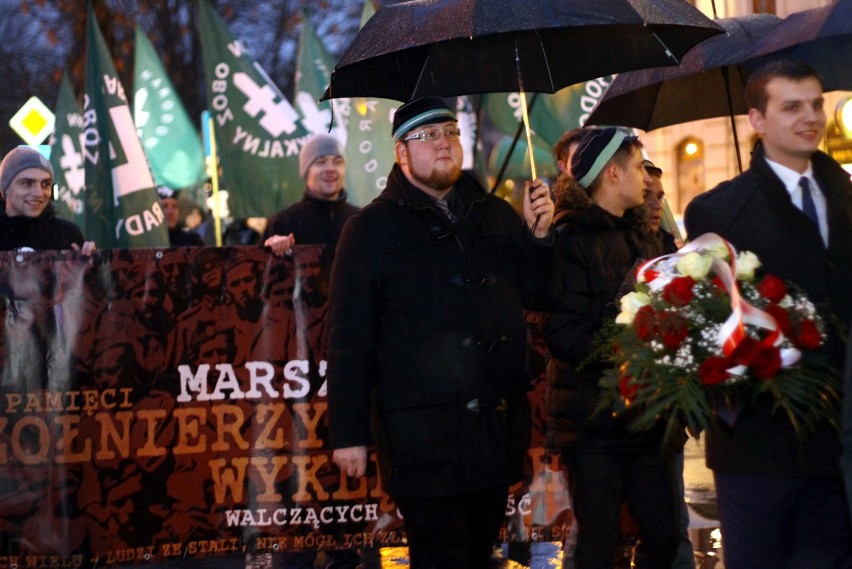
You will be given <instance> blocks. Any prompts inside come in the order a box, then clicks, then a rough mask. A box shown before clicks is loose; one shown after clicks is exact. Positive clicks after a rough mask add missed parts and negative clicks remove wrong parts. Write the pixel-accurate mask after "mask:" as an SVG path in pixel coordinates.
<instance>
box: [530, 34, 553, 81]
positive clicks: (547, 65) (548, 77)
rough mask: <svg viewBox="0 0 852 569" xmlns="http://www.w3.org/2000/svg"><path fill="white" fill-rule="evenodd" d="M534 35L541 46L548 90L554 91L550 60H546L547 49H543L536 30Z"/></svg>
mask: <svg viewBox="0 0 852 569" xmlns="http://www.w3.org/2000/svg"><path fill="white" fill-rule="evenodd" d="M535 35H537V36H538V45H539V46H541V56H542V57H543V58H544V68H545V69H547V80H548V81H550V92H551V93H555V92H556V85H554V84H553V73H551V72H550V62H549V61H548V60H547V51H546V50H545V49H544V44H543V43H542V41H541V36H540V35H539V33H538V30H536V31H535Z"/></svg>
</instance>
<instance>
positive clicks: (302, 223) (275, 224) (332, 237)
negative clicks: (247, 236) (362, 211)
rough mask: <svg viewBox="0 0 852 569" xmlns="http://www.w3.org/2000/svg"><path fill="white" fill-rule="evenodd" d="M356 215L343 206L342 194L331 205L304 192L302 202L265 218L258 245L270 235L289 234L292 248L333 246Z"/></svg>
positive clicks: (353, 210)
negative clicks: (291, 239) (291, 235)
mask: <svg viewBox="0 0 852 569" xmlns="http://www.w3.org/2000/svg"><path fill="white" fill-rule="evenodd" d="M356 211H358V208H357V207H355V206H354V205H352V204H350V203H347V202H346V190H344V191H342V192H341V193H340V196H339V197H338V199H336V200H334V201H328V200H323V199H320V198H317V197H314V196H312V195H311V194H309V193H308V192H305V196H304V197H303V198H302V201H299V202H296V203H294V204H293V205H291V206H290V207H288V208H286V209H283V210H281V211H279V212H278V213H276V214H275V215H273V216H272V217H270V218H269V222H268V223H267V225H266V230H265V231H264V232H263V237H261V238H260V243H261V244H263V243H265V242H266V240H267V239H269V238H270V237H272V236H273V235H289V234H290V233H292V234H293V237H295V238H296V245H326V244H335V243H337V241H338V240H339V239H340V233H341V231H343V225H344V224H345V223H346V220H347V219H349V217H350V216H351V215H352V214H353V213H355V212H356Z"/></svg>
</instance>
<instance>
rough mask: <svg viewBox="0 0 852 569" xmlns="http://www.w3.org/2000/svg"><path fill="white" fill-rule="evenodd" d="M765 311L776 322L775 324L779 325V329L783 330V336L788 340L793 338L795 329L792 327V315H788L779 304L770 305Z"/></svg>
mask: <svg viewBox="0 0 852 569" xmlns="http://www.w3.org/2000/svg"><path fill="white" fill-rule="evenodd" d="M763 310H764V312H766V313H767V314H769V315H770V316H771V317H772V318H773V319H774V320H775V323H776V324H778V328H780V329H781V333H782V334H784V335H785V336H787V337H788V338H792V337H793V327H792V326H791V325H790V315H789V314H787V311H786V310H784V309H783V308H781V307H780V306H778V305H777V304H770V305H769V306H767V307H766V308H764V309H763Z"/></svg>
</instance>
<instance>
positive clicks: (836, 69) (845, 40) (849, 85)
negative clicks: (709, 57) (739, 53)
mask: <svg viewBox="0 0 852 569" xmlns="http://www.w3.org/2000/svg"><path fill="white" fill-rule="evenodd" d="M747 56H748V57H749V58H754V61H753V62H752V63H751V65H752V67H754V66H755V65H759V64H761V63H765V62H766V61H768V60H770V59H779V58H789V59H795V60H798V61H802V62H804V63H807V64H808V65H810V66H811V67H813V68H815V69H816V70H817V71H818V72H819V74H820V76H821V78H822V82H823V87H824V88H825V90H826V91H833V90H835V89H843V90H852V0H837V1H836V2H834V3H833V4H828V5H827V6H823V7H821V8H815V9H813V10H805V11H803V12H794V13H793V14H790V15H789V16H787V17H786V18H784V20H783V21H782V22H781V23H780V24H778V27H776V28H775V29H774V30H772V34H771V35H769V36H767V37H766V38H764V39H763V40H762V41H760V42H758V43H757V44H756V45H755V46H754V48H753V49H752V50H751V52H750V53H748V54H747Z"/></svg>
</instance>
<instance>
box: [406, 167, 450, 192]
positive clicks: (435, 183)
mask: <svg viewBox="0 0 852 569" xmlns="http://www.w3.org/2000/svg"><path fill="white" fill-rule="evenodd" d="M410 174H411V177H412V178H414V179H415V180H417V181H418V182H420V183H421V184H423V185H424V186H426V187H429V188H432V189H433V190H436V191H439V192H442V191H444V190H449V189H450V188H452V187H453V186H455V185H456V182H458V180H459V178H460V177H461V168H459V167H458V166H456V165H455V164H453V167H452V168H451V169H450V170H438V169H436V168H433V169H432V171H431V172H430V173H429V175H428V176H424V175H422V174H420V172H417V171H415V170H414V169H411V170H410Z"/></svg>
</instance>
